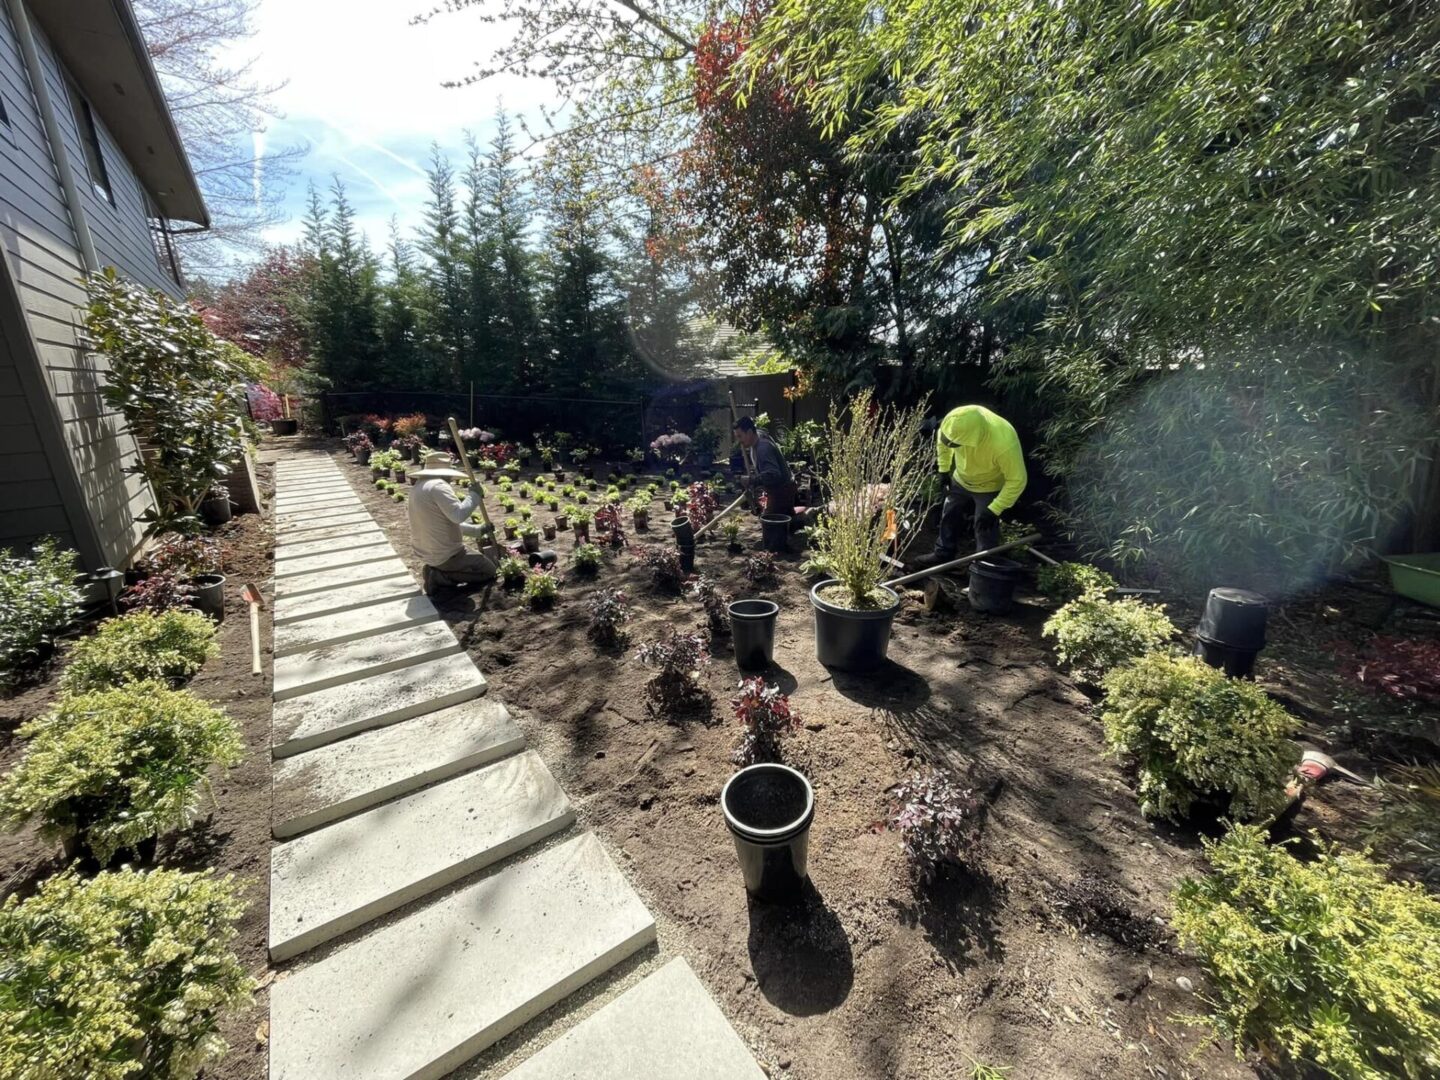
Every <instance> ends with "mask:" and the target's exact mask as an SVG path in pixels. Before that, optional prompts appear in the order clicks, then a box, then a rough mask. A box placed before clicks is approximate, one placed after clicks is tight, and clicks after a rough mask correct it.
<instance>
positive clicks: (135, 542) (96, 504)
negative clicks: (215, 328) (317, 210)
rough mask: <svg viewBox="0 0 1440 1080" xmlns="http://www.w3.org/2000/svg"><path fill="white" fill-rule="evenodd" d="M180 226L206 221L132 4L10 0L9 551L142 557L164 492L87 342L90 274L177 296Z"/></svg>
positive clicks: (4, 543)
mask: <svg viewBox="0 0 1440 1080" xmlns="http://www.w3.org/2000/svg"><path fill="white" fill-rule="evenodd" d="M171 222H188V223H190V224H189V226H188V227H190V228H194V227H200V228H203V227H206V226H207V225H208V224H209V219H208V217H207V214H206V210H205V204H204V201H203V200H202V198H201V196H200V192H199V188H198V186H197V184H196V181H195V175H194V173H193V172H192V171H191V169H190V165H189V162H188V161H187V160H186V157H185V151H184V148H183V147H182V145H181V143H180V137H179V135H178V134H177V133H176V130H175V125H174V122H173V121H172V119H171V116H170V112H169V108H168V106H167V105H166V102H165V97H164V94H163V93H162V92H161V89H160V83H159V80H158V79H157V78H156V75H155V70H154V68H153V67H152V66H151V64H150V59H149V57H148V55H147V53H146V50H145V44H144V41H143V39H142V38H141V35H140V30H139V27H138V26H137V25H136V22H135V17H134V14H133V12H132V11H131V10H130V5H129V3H128V0H28V2H27V0H0V239H3V242H4V249H5V250H4V258H3V259H0V548H4V547H13V548H22V547H25V546H26V545H28V544H29V543H30V542H32V541H33V540H35V539H38V538H39V537H42V536H56V537H58V538H59V539H60V540H61V541H62V542H64V543H65V544H68V545H70V546H72V547H74V548H75V549H76V550H77V551H79V553H80V557H81V560H82V562H83V563H84V564H85V565H86V566H87V567H89V568H92V569H93V568H95V567H97V566H101V565H111V566H124V565H125V564H126V563H127V562H128V561H129V560H130V558H131V556H132V555H133V554H134V553H135V551H136V550H137V549H138V547H139V545H140V543H141V540H142V534H143V531H144V529H143V526H142V525H141V524H140V523H139V520H138V519H139V518H140V516H141V515H142V514H143V513H144V512H145V511H146V510H148V509H149V508H150V507H151V505H152V504H153V495H152V493H151V491H150V488H149V485H148V484H147V483H146V482H145V480H144V479H143V478H142V477H140V476H139V475H137V474H136V473H134V472H133V471H131V470H132V467H133V466H135V465H136V464H137V463H138V459H139V453H140V452H139V448H138V447H137V445H136V442H135V439H134V437H133V436H132V435H131V434H130V432H129V431H128V430H127V428H126V426H125V421H124V419H123V417H122V416H120V415H119V414H118V413H116V412H114V411H112V410H110V409H109V408H108V407H107V406H106V405H105V403H104V402H103V401H102V399H101V397H100V392H99V391H100V385H101V382H102V379H103V373H104V370H105V361H104V358H103V357H100V356H97V355H95V354H92V353H89V352H87V351H86V350H85V349H84V347H83V346H82V345H81V343H80V342H81V331H80V328H81V326H82V325H83V313H82V310H81V309H82V307H83V305H84V303H85V290H84V288H83V286H82V284H81V279H82V278H83V276H84V275H85V274H86V273H88V272H92V271H94V270H96V269H99V268H101V267H105V266H113V267H115V269H116V270H117V271H118V272H119V273H121V274H123V275H125V276H126V277H129V278H131V279H132V280H134V281H137V282H140V283H142V284H144V285H147V286H151V287H153V288H157V289H161V290H163V291H165V292H166V293H169V294H171V295H172V296H177V297H178V296H180V295H182V293H183V289H182V286H181V276H180V266H179V262H178V260H177V258H176V255H175V250H174V247H173V245H172V242H171V230H172V227H171V224H170V223H171Z"/></svg>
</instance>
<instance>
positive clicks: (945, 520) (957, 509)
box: [935, 480, 1000, 559]
mask: <svg viewBox="0 0 1440 1080" xmlns="http://www.w3.org/2000/svg"><path fill="white" fill-rule="evenodd" d="M999 494H1000V493H999V492H998V491H968V490H966V489H965V488H963V487H961V486H960V485H959V484H957V483H956V482H955V481H954V480H951V481H950V490H949V491H947V492H946V493H945V505H944V506H943V507H941V509H940V539H939V540H937V541H936V542H935V554H936V555H943V556H944V557H945V558H946V559H955V558H959V555H960V526H961V523H962V522H963V521H964V518H965V508H966V507H967V506H968V507H970V511H971V514H972V515H973V516H974V520H975V550H976V551H989V550H990V549H991V548H993V547H996V546H997V545H998V544H999V543H1000V519H999V518H995V517H992V518H991V519H990V524H988V525H985V526H982V525H981V524H980V511H982V510H984V509H985V508H986V507H987V506H989V505H990V504H991V503H992V502H994V501H995V496H996V495H999Z"/></svg>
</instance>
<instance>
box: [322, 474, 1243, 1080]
mask: <svg viewBox="0 0 1440 1080" xmlns="http://www.w3.org/2000/svg"><path fill="white" fill-rule="evenodd" d="M336 457H337V461H339V462H340V464H341V465H342V467H344V468H345V470H346V473H347V475H349V476H350V477H351V479H352V482H354V484H355V486H356V488H357V490H359V491H360V492H361V493H362V497H363V498H364V499H365V500H366V503H367V505H368V506H369V508H370V509H371V511H372V513H373V514H374V515H375V517H376V519H377V520H378V521H379V522H380V523H381V524H382V526H383V527H384V528H385V529H386V531H387V533H388V534H389V536H390V539H391V540H392V542H393V543H394V545H395V547H396V549H397V550H398V551H400V552H401V553H402V556H404V557H406V558H407V559H410V560H411V563H412V566H415V568H416V569H418V566H416V564H415V562H414V560H413V558H412V557H411V556H410V553H409V538H408V533H409V530H408V526H407V523H406V509H407V506H406V504H405V503H399V502H395V501H393V500H391V499H390V498H389V497H387V496H385V495H384V494H383V493H381V492H378V491H376V490H375V489H374V488H373V487H372V486H371V485H370V481H369V473H368V471H367V470H364V469H361V468H359V467H356V466H354V465H351V464H347V462H348V457H347V456H346V455H345V454H343V453H338V454H337V455H336ZM488 506H489V511H490V515H491V517H492V518H493V519H494V520H496V521H497V522H498V521H500V520H501V519H502V518H503V517H504V514H503V513H502V512H501V510H500V508H499V507H498V505H496V504H495V503H494V502H493V500H492V501H490V502H489V503H488ZM627 519H628V514H627ZM667 519H668V515H665V514H663V513H662V512H661V511H660V508H659V506H658V504H657V505H656V507H655V511H654V513H652V520H656V521H657V522H658V525H659V527H657V524H652V526H651V528H650V530H649V532H648V533H641V534H634V533H632V535H631V542H632V543H634V542H636V541H639V542H642V543H643V542H649V543H665V544H668V543H671V542H672V541H671V539H670V536H669V535H668V534H669V530H668V528H667V527H665V522H666V520H667ZM536 520H537V521H539V522H546V523H548V522H549V521H550V520H551V515H550V514H549V512H548V511H545V510H537V511H536ZM742 537H743V540H744V545H745V548H746V550H753V549H754V548H756V547H757V546H758V544H759V527H758V523H756V522H754V521H753V520H747V521H746V523H745V526H744V532H743V534H742ZM549 546H551V547H553V548H554V549H556V550H557V551H558V552H559V554H560V557H561V560H560V564H561V568H562V573H563V578H564V583H563V585H562V588H561V593H560V600H559V602H558V604H557V605H556V606H555V607H554V608H553V609H552V610H550V611H544V612H536V611H531V610H529V609H528V608H527V607H525V606H524V604H523V602H522V600H521V598H520V597H519V595H518V594H515V593H507V592H505V591H504V590H503V589H501V588H499V587H496V588H493V589H483V590H473V591H469V592H451V593H447V594H442V596H441V597H440V598H439V599H438V602H439V604H440V607H441V610H442V612H443V613H444V615H445V617H446V619H447V620H449V622H450V623H451V625H452V627H453V628H454V629H455V631H456V633H457V635H458V636H459V637H460V639H461V641H462V642H463V643H464V644H465V646H466V648H467V649H468V650H469V652H470V654H471V655H472V656H473V657H474V659H475V661H476V663H477V664H478V665H479V666H480V668H481V670H482V671H483V672H484V673H485V675H486V677H487V678H488V679H489V680H490V681H491V686H492V690H491V692H492V693H494V694H496V695H498V696H499V697H500V698H501V699H502V700H503V701H504V702H505V703H506V704H507V705H508V706H509V707H510V708H511V710H512V711H513V712H515V713H516V714H517V717H518V719H519V720H520V722H521V723H522V724H523V725H524V726H525V727H526V728H527V735H528V736H529V738H530V739H531V740H532V743H533V744H534V745H535V746H536V747H537V748H538V749H539V751H540V753H541V754H542V755H543V756H544V758H545V760H546V761H547V762H548V763H549V765H550V767H551V768H552V769H553V770H554V771H555V773H556V775H557V776H558V777H559V779H560V781H561V782H562V784H563V785H564V786H565V788H566V790H567V792H569V794H570V796H571V798H572V799H573V800H574V801H575V802H576V804H577V806H578V807H579V810H580V814H581V817H582V821H583V823H584V824H586V825H587V826H589V827H591V828H594V829H595V830H597V831H598V832H599V833H600V834H601V835H602V837H603V838H604V839H605V840H606V841H607V843H608V844H609V846H610V847H611V849H612V850H615V851H618V852H619V854H620V856H621V859H622V861H623V862H624V863H625V864H626V868H627V870H628V872H629V873H630V874H631V875H632V877H633V878H634V879H635V880H636V883H637V885H638V886H639V887H640V888H641V890H642V891H643V892H644V893H645V894H646V895H647V897H649V898H650V899H651V902H652V905H654V906H656V907H658V908H659V909H660V911H659V914H660V915H661V917H662V918H663V919H665V920H666V921H668V922H669V923H672V924H674V925H675V926H678V927H679V928H680V931H681V932H680V934H679V935H678V938H679V940H680V942H681V947H682V949H683V952H684V954H685V956H686V959H687V960H688V961H689V962H690V964H691V965H692V966H693V967H694V968H695V969H696V971H697V972H698V973H699V975H700V977H701V978H702V979H703V980H704V981H705V983H706V984H707V986H708V987H709V988H710V990H711V992H712V993H713V994H714V995H715V996H716V998H717V999H718V1000H719V1001H720V1003H721V1005H722V1007H723V1008H724V1010H725V1012H726V1014H727V1015H728V1016H729V1017H730V1018H731V1020H732V1022H734V1023H735V1024H736V1025H737V1027H738V1028H739V1030H741V1031H742V1033H744V1034H745V1035H746V1037H747V1039H748V1041H749V1042H750V1044H751V1046H752V1048H753V1049H755V1050H756V1052H757V1054H758V1056H759V1057H760V1059H761V1061H762V1063H763V1064H764V1066H765V1068H766V1069H767V1071H768V1072H769V1073H770V1074H771V1075H772V1076H777V1077H778V1076H793V1077H797V1078H806V1080H841V1078H851V1077H854V1078H861V1077H866V1078H869V1077H895V1078H912V1077H913V1078H921V1077H924V1078H941V1077H944V1078H953V1077H958V1076H962V1075H967V1074H968V1071H969V1070H970V1068H971V1067H972V1065H973V1063H974V1062H975V1061H983V1062H986V1063H989V1064H992V1065H1002V1066H1008V1067H1010V1068H1011V1070H1012V1071H1011V1073H1010V1074H1009V1075H1011V1076H1014V1077H1076V1078H1079V1077H1087V1078H1091V1077H1101V1076H1104V1077H1114V1078H1128V1077H1137V1078H1138V1077H1149V1076H1169V1077H1175V1078H1179V1077H1197V1078H1198V1077H1244V1076H1253V1075H1254V1072H1253V1071H1252V1069H1251V1067H1250V1066H1249V1065H1247V1064H1246V1063H1243V1062H1240V1061H1237V1060H1236V1058H1235V1057H1234V1055H1233V1053H1232V1051H1231V1050H1230V1048H1229V1047H1226V1046H1221V1045H1217V1044H1215V1043H1213V1042H1211V1041H1209V1040H1208V1038H1207V1036H1206V1034H1205V1033H1204V1031H1203V1030H1202V1029H1198V1028H1194V1027H1189V1026H1185V1025H1182V1024H1179V1023H1175V1022H1173V1020H1174V1018H1176V1017H1179V1016H1182V1015H1194V1014H1196V1013H1199V1012H1200V1011H1202V1004H1201V1002H1200V1000H1199V998H1198V996H1197V994H1196V993H1191V992H1187V991H1186V990H1184V989H1183V988H1182V984H1180V983H1177V979H1179V978H1181V977H1183V978H1185V979H1187V980H1189V981H1190V984H1191V985H1192V986H1193V987H1194V988H1195V990H1196V991H1198V992H1203V989H1204V978H1203V976H1202V974H1201V972H1200V970H1199V969H1198V966H1197V965H1196V964H1195V963H1194V961H1193V960H1191V959H1190V958H1187V957H1185V956H1183V955H1180V954H1178V953H1177V952H1176V950H1175V949H1174V947H1173V945H1172V943H1171V940H1170V935H1169V933H1168V931H1167V930H1166V928H1165V926H1164V925H1163V921H1162V919H1161V916H1163V914H1164V913H1165V912H1166V911H1167V910H1168V895H1169V892H1170V890H1171V889H1172V887H1173V886H1174V885H1175V883H1176V881H1177V880H1178V879H1179V878H1181V877H1183V876H1185V875H1187V874H1197V873H1200V872H1202V871H1203V869H1204V862H1203V858H1202V857H1201V853H1200V846H1199V842H1198V839H1197V837H1196V836H1195V835H1194V834H1193V833H1184V832H1179V831H1176V830H1169V829H1162V828H1157V827H1156V826H1155V825H1153V824H1152V823H1150V822H1147V821H1146V820H1144V819H1143V818H1142V817H1141V816H1140V813H1139V810H1138V807H1137V805H1136V802H1135V799H1134V797H1133V795H1132V793H1131V787H1130V785H1129V783H1127V779H1126V776H1125V775H1124V773H1123V771H1122V769H1121V767H1120V765H1119V764H1118V763H1116V762H1115V761H1113V760H1112V759H1110V758H1108V757H1106V756H1105V754H1104V752H1103V746H1102V740H1101V736H1100V732H1099V728H1098V725H1097V724H1095V723H1094V721H1093V720H1091V719H1090V717H1089V716H1088V715H1087V714H1088V712H1089V710H1090V706H1091V702H1090V699H1089V698H1088V697H1086V696H1085V694H1083V693H1082V692H1080V690H1079V689H1077V688H1076V687H1075V686H1074V685H1073V684H1072V683H1071V682H1070V680H1069V679H1068V678H1067V677H1066V676H1065V675H1063V674H1061V673H1060V672H1058V671H1057V670H1056V668H1055V666H1054V665H1053V663H1052V661H1051V657H1050V655H1049V653H1048V651H1047V649H1046V648H1045V647H1044V646H1043V644H1042V642H1041V640H1040V637H1039V629H1040V625H1041V623H1042V622H1043V620H1044V618H1045V617H1046V614H1047V610H1046V608H1045V607H1044V606H1043V605H1042V604H1041V602H1040V601H1038V600H1037V599H1036V598H1034V597H1030V596H1025V597H1023V598H1022V603H1021V606H1020V608H1019V610H1018V611H1017V612H1016V613H1015V614H1014V615H1012V616H1009V617H1006V618H987V617H983V616H980V615H976V614H973V613H971V612H969V611H964V612H962V613H960V614H958V615H952V616H943V617H941V616H931V615H926V614H924V613H923V612H922V611H921V609H920V607H919V604H918V602H917V601H918V598H919V594H918V593H912V594H909V595H908V596H907V603H906V605H905V607H904V609H903V610H902V613H901V614H900V616H899V617H898V618H897V622H896V625H895V632H894V639H893V642H892V645H891V649H890V656H891V663H889V665H888V666H887V667H886V668H884V669H883V670H881V671H880V672H877V673H875V674H870V675H865V676H856V675H846V674H842V673H832V672H830V671H828V670H826V669H825V668H823V667H821V666H820V665H819V664H818V663H817V661H816V660H815V654H814V644H813V636H812V630H811V619H812V616H811V609H810V604H809V601H808V598H807V595H806V594H807V590H808V588H809V585H810V583H811V582H810V581H808V580H807V579H805V578H804V577H803V576H802V575H801V574H800V572H799V570H798V564H799V562H800V556H798V555H792V556H788V557H782V558H781V560H780V567H781V570H780V576H779V580H778V581H777V582H776V583H775V584H774V585H773V586H769V587H766V588H763V589H758V590H757V589H752V588H750V587H748V586H747V585H746V584H745V582H744V581H743V579H742V577H741V573H740V564H741V561H742V558H741V556H739V555H732V554H729V553H727V551H726V548H725V546H724V544H723V542H716V543H709V544H707V543H705V542H703V541H702V543H701V545H700V548H699V553H698V556H697V560H696V562H697V569H698V570H699V571H700V572H703V573H705V574H709V575H710V576H712V577H713V578H715V579H716V580H717V581H719V582H720V583H721V585H722V586H723V587H724V588H725V589H726V590H727V591H728V592H730V593H732V594H733V595H734V596H736V597H744V596H754V595H760V596H764V597H767V598H770V599H773V600H775V601H777V602H778V603H779V604H780V607H781V614H780V618H779V626H778V631H777V645H776V657H775V660H776V662H775V666H774V668H773V669H772V670H771V671H770V673H769V678H770V679H771V680H772V681H773V682H775V683H778V684H779V685H780V687H781V688H782V689H784V690H785V691H786V692H787V693H789V694H790V695H791V701H792V705H793V706H794V707H795V708H796V709H797V710H798V711H799V713H800V715H801V717H802V719H803V722H804V729H803V731H801V732H800V733H799V734H798V735H797V736H796V737H794V738H793V739H791V740H789V741H788V744H787V745H786V747H785V759H786V761H787V762H788V763H790V764H792V765H794V766H795V767H797V768H799V769H800V770H801V771H803V772H804V773H805V774H806V775H807V776H808V777H810V779H811V781H812V783H813V784H814V786H815V789H816V799H817V811H816V815H815V822H814V825H813V828H812V830H811V836H810V874H811V879H812V883H813V889H812V890H811V891H810V892H809V895H808V897H807V898H806V900H805V902H804V903H803V904H801V905H799V906H794V907H783V906H767V905H764V904H759V903H756V902H754V901H751V900H749V899H748V898H747V896H746V893H745V891H744V888H743V885H742V883H741V880H740V875H739V870H738V865H737V862H736V858H735V853H734V849H733V846H732V843H731V840H730V837H729V835H728V833H727V832H726V829H725V825H724V822H723V819H722V817H721V814H720V810H719V807H718V795H719V791H720V787H721V785H722V784H723V783H724V782H725V780H726V778H727V777H728V776H730V775H731V773H732V772H733V771H734V766H733V765H732V763H731V760H730V753H731V750H732V748H733V746H734V744H735V741H736V738H737V735H738V725H737V722H736V721H735V720H734V719H733V718H732V715H731V712H730V709H729V707H728V704H727V703H728V700H729V698H730V697H731V696H732V695H733V693H734V691H735V688H736V686H737V683H738V681H739V679H740V673H739V672H738V671H737V669H736V668H735V665H734V663H733V660H732V658H731V655H730V652H729V641H728V638H727V637H724V636H717V637H716V638H715V639H714V640H713V643H712V649H711V652H712V654H713V662H712V663H710V664H709V666H708V669H707V670H706V671H705V672H704V674H703V679H704V683H705V686H706V688H707V689H708V691H709V694H710V696H711V699H712V702H711V704H710V705H709V706H708V707H707V708H706V709H703V710H701V711H700V713H699V714H698V715H691V716H685V717H670V718H668V719H669V722H666V719H654V718H652V717H651V716H650V715H649V711H648V710H647V703H646V695H645V689H644V688H645V683H646V681H647V679H648V678H649V675H650V672H649V671H648V670H647V669H645V668H644V667H643V666H642V665H641V664H640V663H639V662H638V661H637V660H635V659H634V657H633V646H634V644H636V643H638V642H641V641H644V640H647V639H651V638H654V637H657V636H659V635H661V634H662V633H665V632H668V629H669V628H670V627H677V628H686V629H693V628H698V627H701V626H703V625H704V622H705V619H704V614H703V611H702V610H701V608H700V606H699V604H698V603H697V602H694V601H691V600H688V599H685V598H681V597H675V596H670V595H665V594H663V593H661V592H658V591H657V590H656V589H655V588H654V586H653V585H652V584H651V582H650V578H649V574H648V571H647V570H646V569H645V568H644V567H643V566H641V565H640V563H639V562H638V560H636V559H635V558H634V557H633V556H632V555H630V554H628V553H626V552H624V551H622V552H619V553H615V554H612V555H609V556H607V559H606V563H605V565H604V566H603V567H602V569H601V572H600V574H599V576H598V578H596V579H594V580H587V579H585V578H581V577H577V576H576V575H574V574H573V573H571V572H568V556H569V553H570V551H571V550H572V549H573V547H574V540H573V537H572V536H570V535H569V534H562V535H561V537H560V538H559V540H557V541H556V542H554V543H553V544H551V545H549ZM796 546H797V547H798V546H799V545H798V542H797V545H796ZM616 587H619V588H622V589H623V590H624V591H625V592H626V593H627V595H629V596H630V597H631V599H632V601H633V602H634V609H635V619H634V621H633V622H632V623H631V625H630V627H629V636H630V646H631V647H629V648H616V649H602V648H597V647H596V646H594V645H593V644H592V643H591V642H590V641H589V640H588V638H587V636H586V623H587V614H586V598H587V597H588V596H589V595H590V594H591V593H593V592H594V591H595V590H596V589H601V588H616ZM921 763H934V764H938V765H944V766H946V767H948V768H950V769H952V770H953V771H954V772H955V773H957V774H958V775H959V776H961V777H965V778H968V782H969V783H971V784H972V785H973V786H974V787H976V788H977V790H979V791H981V792H982V793H983V794H984V795H985V796H986V798H987V799H988V800H989V811H988V815H987V821H986V824H985V841H984V852H983V856H982V857H981V858H980V859H979V860H978V862H977V863H976V864H975V865H973V866H971V867H969V868H968V869H966V870H963V871H958V872H955V873H952V874H950V875H949V876H947V877H944V878H942V879H941V880H939V881H938V882H937V883H936V884H934V885H933V886H929V887H922V886H920V885H918V884H917V883H916V882H915V881H914V879H913V877H912V875H911V873H910V870H909V868H908V866H907V864H906V861H905V858H904V856H903V854H902V852H901V850H900V847H899V843H898V839H897V837H896V835H895V834H893V833H890V832H886V831H884V830H883V828H882V827H881V823H882V822H883V820H884V819H885V817H886V814H887V811H888V809H889V799H888V796H887V789H888V788H890V787H891V785H893V784H894V783H895V782H897V781H898V780H900V779H901V778H903V777H904V776H905V775H907V774H908V773H909V772H910V771H911V770H912V769H914V768H915V767H917V766H918V765H920V764H921Z"/></svg>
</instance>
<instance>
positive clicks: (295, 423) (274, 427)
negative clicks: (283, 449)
mask: <svg viewBox="0 0 1440 1080" xmlns="http://www.w3.org/2000/svg"><path fill="white" fill-rule="evenodd" d="M299 430H300V421H299V420H296V419H295V418H294V417H293V416H292V417H290V418H289V419H286V418H284V417H276V418H275V419H274V420H271V421H270V434H271V435H294V434H295V433H296V432H297V431H299Z"/></svg>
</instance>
